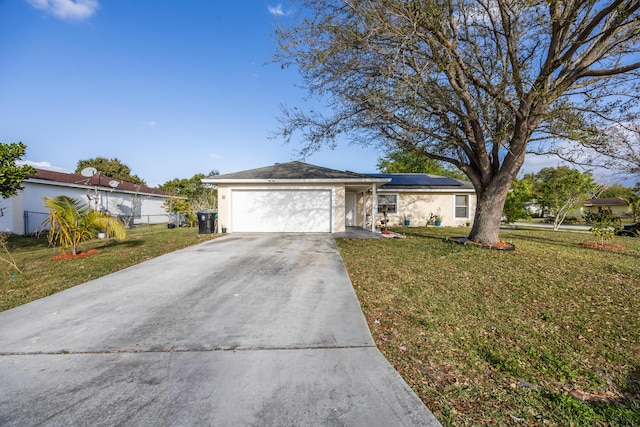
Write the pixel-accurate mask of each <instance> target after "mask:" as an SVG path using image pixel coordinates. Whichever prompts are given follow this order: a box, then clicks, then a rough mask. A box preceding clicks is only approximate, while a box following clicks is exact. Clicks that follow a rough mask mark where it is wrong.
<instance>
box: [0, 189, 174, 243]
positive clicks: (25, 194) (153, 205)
mask: <svg viewBox="0 0 640 427" xmlns="http://www.w3.org/2000/svg"><path fill="white" fill-rule="evenodd" d="M22 186H23V187H24V190H23V191H22V192H20V193H19V194H18V195H16V196H14V197H12V198H10V199H3V200H1V201H0V207H3V206H5V205H7V206H10V207H11V209H10V210H11V214H10V215H6V213H7V212H8V211H9V209H5V210H4V212H5V216H2V217H0V229H2V230H3V231H8V232H13V233H15V234H24V233H25V232H26V234H32V233H35V232H37V231H38V230H39V229H40V228H41V226H42V224H43V222H44V221H45V220H46V218H47V215H48V214H47V209H46V208H45V206H44V200H43V198H44V197H45V196H47V197H52V198H54V197H57V196H61V195H64V196H68V197H71V198H74V199H77V200H79V201H81V202H83V203H85V204H88V203H89V199H88V197H87V194H91V195H92V196H93V195H95V191H94V190H93V189H88V188H82V187H74V186H65V185H57V184H43V183H39V182H28V181H25V182H23V183H22ZM98 193H99V198H98V204H97V206H98V209H102V210H107V211H108V212H109V214H110V215H112V216H129V215H131V208H132V199H133V198H134V197H135V196H136V195H135V194H133V193H125V192H119V191H117V190H113V191H111V190H105V191H102V190H100V191H99V192H98ZM137 197H138V198H139V199H140V202H141V206H140V217H139V218H136V219H135V220H134V223H143V224H156V223H167V222H168V220H169V217H168V215H167V213H166V210H165V209H164V208H163V207H162V204H163V202H164V200H165V199H166V197H163V196H152V195H148V194H141V195H137ZM95 206H96V205H95V201H91V208H95ZM24 212H26V213H27V214H26V216H27V218H26V223H25V213H24Z"/></svg>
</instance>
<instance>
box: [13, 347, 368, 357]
mask: <svg viewBox="0 0 640 427" xmlns="http://www.w3.org/2000/svg"><path fill="white" fill-rule="evenodd" d="M368 348H376V346H375V345H371V344H369V345H341V346H301V347H261V346H252V347H213V348H189V349H177V348H176V349H174V348H171V349H119V350H99V351H69V350H59V351H33V352H0V357H2V356H52V355H91V354H94V355H95V354H137V353H158V354H161V353H214V352H246V351H287V350H293V351H295V350H348V349H368Z"/></svg>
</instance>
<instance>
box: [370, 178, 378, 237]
mask: <svg viewBox="0 0 640 427" xmlns="http://www.w3.org/2000/svg"><path fill="white" fill-rule="evenodd" d="M376 212H378V189H377V187H376V184H375V183H374V184H373V186H372V187H371V232H372V233H375V232H376Z"/></svg>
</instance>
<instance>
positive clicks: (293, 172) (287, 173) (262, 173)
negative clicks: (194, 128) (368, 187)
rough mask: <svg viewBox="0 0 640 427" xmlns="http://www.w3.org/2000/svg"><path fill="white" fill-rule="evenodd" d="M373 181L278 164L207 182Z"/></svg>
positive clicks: (352, 174)
mask: <svg viewBox="0 0 640 427" xmlns="http://www.w3.org/2000/svg"><path fill="white" fill-rule="evenodd" d="M325 179H331V180H372V179H373V177H371V176H369V175H363V174H359V173H355V172H349V171H339V170H335V169H329V168H323V167H321V166H315V165H310V164H308V163H303V162H288V163H276V164H275V165H273V166H266V167H263V168H257V169H249V170H246V171H241V172H234V173H228V174H224V175H218V176H214V177H211V178H210V179H207V182H217V181H224V180H325Z"/></svg>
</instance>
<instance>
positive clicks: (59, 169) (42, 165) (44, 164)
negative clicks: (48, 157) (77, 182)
mask: <svg viewBox="0 0 640 427" xmlns="http://www.w3.org/2000/svg"><path fill="white" fill-rule="evenodd" d="M16 165H18V166H22V165H29V166H33V167H34V168H37V169H46V170H49V171H54V172H65V173H72V171H70V170H69V169H66V168H63V167H60V166H54V165H52V164H51V163H49V162H34V161H32V160H18V161H16Z"/></svg>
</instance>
